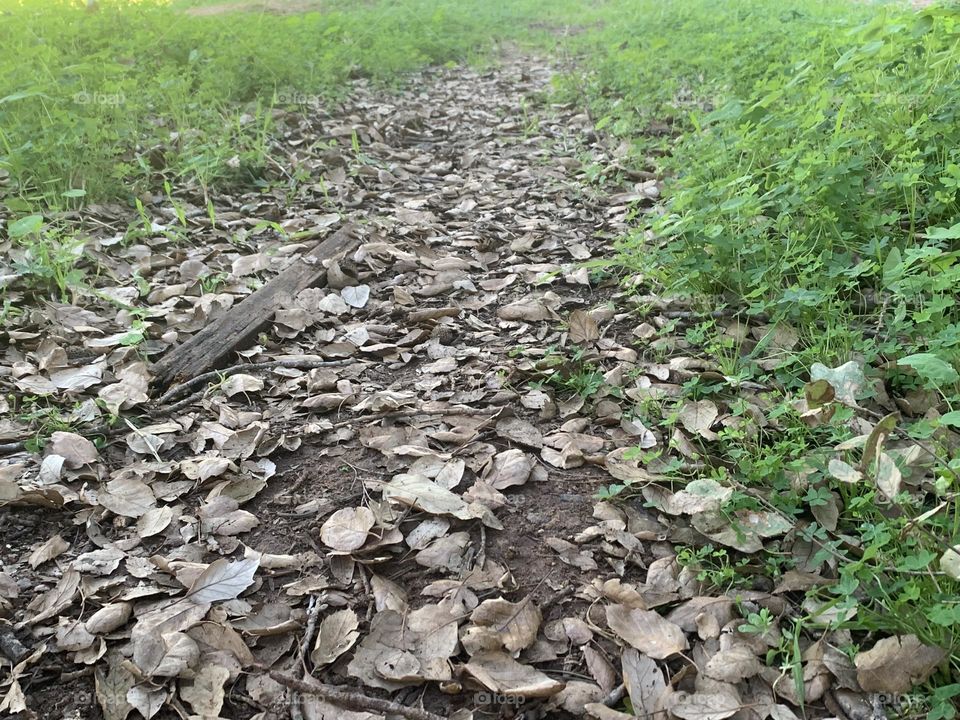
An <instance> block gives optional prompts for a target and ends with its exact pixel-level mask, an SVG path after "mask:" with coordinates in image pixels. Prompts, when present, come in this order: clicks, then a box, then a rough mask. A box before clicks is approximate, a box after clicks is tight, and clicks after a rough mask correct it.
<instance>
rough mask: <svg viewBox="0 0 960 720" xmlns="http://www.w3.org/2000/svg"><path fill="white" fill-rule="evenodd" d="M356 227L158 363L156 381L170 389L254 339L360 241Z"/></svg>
mask: <svg viewBox="0 0 960 720" xmlns="http://www.w3.org/2000/svg"><path fill="white" fill-rule="evenodd" d="M356 235H357V233H356V227H355V226H354V225H352V224H347V225H344V226H343V227H342V228H340V229H339V230H337V231H336V232H335V233H333V234H332V235H330V236H329V237H327V238H324V239H323V240H321V241H320V242H319V243H317V244H316V245H315V246H314V247H313V248H312V249H311V250H310V251H309V252H307V253H305V254H303V255H300V256H299V257H298V258H297V259H295V260H294V261H293V262H291V263H290V264H289V265H288V266H287V267H286V268H284V270H283V271H281V272H280V274H279V275H277V276H276V277H275V278H273V279H272V280H270V281H269V282H268V283H267V284H266V285H264V286H263V287H262V288H260V289H259V290H257V291H256V292H254V293H253V294H252V295H248V296H247V297H246V298H244V299H243V300H242V301H241V302H239V303H237V304H236V305H234V306H233V307H231V308H230V309H229V310H228V311H227V312H226V313H224V314H223V315H221V316H220V317H218V318H217V319H216V320H214V321H213V322H212V323H210V324H209V325H208V326H207V327H205V328H204V329H203V330H201V331H200V332H198V333H196V334H195V335H194V336H193V337H191V338H190V339H189V340H187V341H186V342H185V343H183V344H182V345H178V346H177V347H175V348H173V349H172V350H170V351H169V352H168V353H167V354H166V355H165V356H164V357H163V358H161V359H160V360H159V362H157V363H156V364H154V366H153V368H152V374H153V377H154V384H155V385H156V386H158V387H166V386H167V385H169V384H170V383H171V382H173V381H175V380H183V379H185V378H191V377H194V376H195V375H198V374H199V373H202V372H204V371H205V370H209V369H210V368H212V367H215V366H216V365H217V363H219V362H221V361H222V360H223V359H224V358H225V357H226V356H227V354H228V353H230V352H231V351H232V350H234V349H235V348H238V347H241V346H243V345H245V344H247V343H249V342H250V341H251V340H253V339H254V338H255V337H256V336H257V333H258V332H260V330H261V329H262V328H263V326H264V325H266V324H267V323H268V322H269V321H270V319H271V318H272V317H273V313H274V311H275V310H276V309H277V308H279V307H280V306H281V305H283V303H284V302H288V301H289V300H290V299H292V298H293V297H295V296H296V295H297V293H299V292H300V291H301V290H304V289H306V288H308V287H316V286H317V285H322V284H323V283H324V281H325V280H326V274H327V270H326V268H325V267H324V264H323V261H324V260H333V259H339V258H341V257H344V256H345V255H346V254H347V253H349V252H350V251H351V250H352V249H353V248H354V247H355V246H356V244H357V237H356Z"/></svg>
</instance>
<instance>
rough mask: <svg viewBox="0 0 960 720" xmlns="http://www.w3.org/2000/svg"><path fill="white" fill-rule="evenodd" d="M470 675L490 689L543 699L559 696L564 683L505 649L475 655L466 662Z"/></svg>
mask: <svg viewBox="0 0 960 720" xmlns="http://www.w3.org/2000/svg"><path fill="white" fill-rule="evenodd" d="M464 670H466V671H467V672H468V673H469V674H470V675H472V676H473V677H474V678H475V679H476V680H477V681H478V682H480V683H482V684H483V685H484V686H485V687H486V688H487V689H488V690H490V691H492V692H495V693H501V694H503V695H519V696H522V697H525V698H541V697H550V696H551V695H556V694H557V693H558V692H560V691H561V690H563V687H564V684H563V683H562V682H560V681H558V680H554V679H552V678H550V677H549V676H547V675H544V674H543V673H542V672H540V671H539V670H537V669H536V668H534V667H531V666H529V665H521V664H520V663H518V662H517V661H516V660H514V659H513V658H512V657H510V656H509V655H508V654H507V653H505V652H499V651H494V652H484V653H480V654H478V655H474V656H473V657H472V658H470V662H468V663H467V664H466V665H464Z"/></svg>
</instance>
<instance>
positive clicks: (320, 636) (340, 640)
mask: <svg viewBox="0 0 960 720" xmlns="http://www.w3.org/2000/svg"><path fill="white" fill-rule="evenodd" d="M359 626H360V619H359V618H358V617H357V614H356V613H355V612H354V611H353V610H350V609H349V608H348V609H345V610H338V611H337V612H335V613H331V614H330V615H327V617H325V618H324V619H323V620H321V621H320V630H319V631H318V633H317V639H316V642H315V643H314V645H313V651H312V652H311V653H310V660H312V661H313V664H314V665H316V666H318V667H319V666H322V665H328V664H329V663H332V662H333V661H334V660H336V659H337V658H338V657H340V656H341V655H343V654H344V653H345V652H346V651H347V650H349V649H350V648H352V647H353V645H354V643H356V642H357V639H358V638H359V637H360V633H359V632H357V628H358V627H359Z"/></svg>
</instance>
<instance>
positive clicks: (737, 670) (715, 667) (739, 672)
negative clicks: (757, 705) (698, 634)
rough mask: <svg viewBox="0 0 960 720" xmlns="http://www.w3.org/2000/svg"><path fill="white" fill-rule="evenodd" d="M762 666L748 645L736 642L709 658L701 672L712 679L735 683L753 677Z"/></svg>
mask: <svg viewBox="0 0 960 720" xmlns="http://www.w3.org/2000/svg"><path fill="white" fill-rule="evenodd" d="M762 667H763V664H762V663H761V662H760V660H759V659H758V658H757V656H756V655H755V654H754V652H753V650H752V649H750V647H749V646H747V645H744V644H742V643H737V644H735V645H731V646H730V647H728V648H726V649H723V650H720V651H719V652H718V653H717V654H716V655H714V656H713V657H712V658H710V660H708V661H707V664H706V666H705V667H704V669H703V672H704V674H705V675H707V676H709V677H711V678H713V679H714V680H720V681H722V682H728V683H733V684H736V683H738V682H740V681H741V680H745V679H746V678H750V677H753V676H754V675H756V674H757V673H759V672H760V670H761V668H762Z"/></svg>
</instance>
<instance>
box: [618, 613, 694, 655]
mask: <svg viewBox="0 0 960 720" xmlns="http://www.w3.org/2000/svg"><path fill="white" fill-rule="evenodd" d="M607 625H609V626H610V629H611V630H613V632H615V633H616V634H617V635H618V636H620V637H621V638H623V639H624V640H626V641H627V642H628V643H630V644H631V645H632V646H633V647H635V648H636V649H637V650H639V651H640V652H642V653H644V654H645V655H648V656H649V657H651V658H653V659H655V660H663V659H665V658H668V657H670V656H671V655H675V654H676V653H678V652H680V651H682V650H686V648H687V638H686V637H685V636H684V634H683V630H681V629H680V628H679V627H678V626H677V625H674V624H673V623H672V622H670V621H669V620H665V619H664V618H662V617H660V615H659V613H657V612H656V611H655V610H638V609H636V608H627V607H624V606H623V605H608V606H607Z"/></svg>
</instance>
